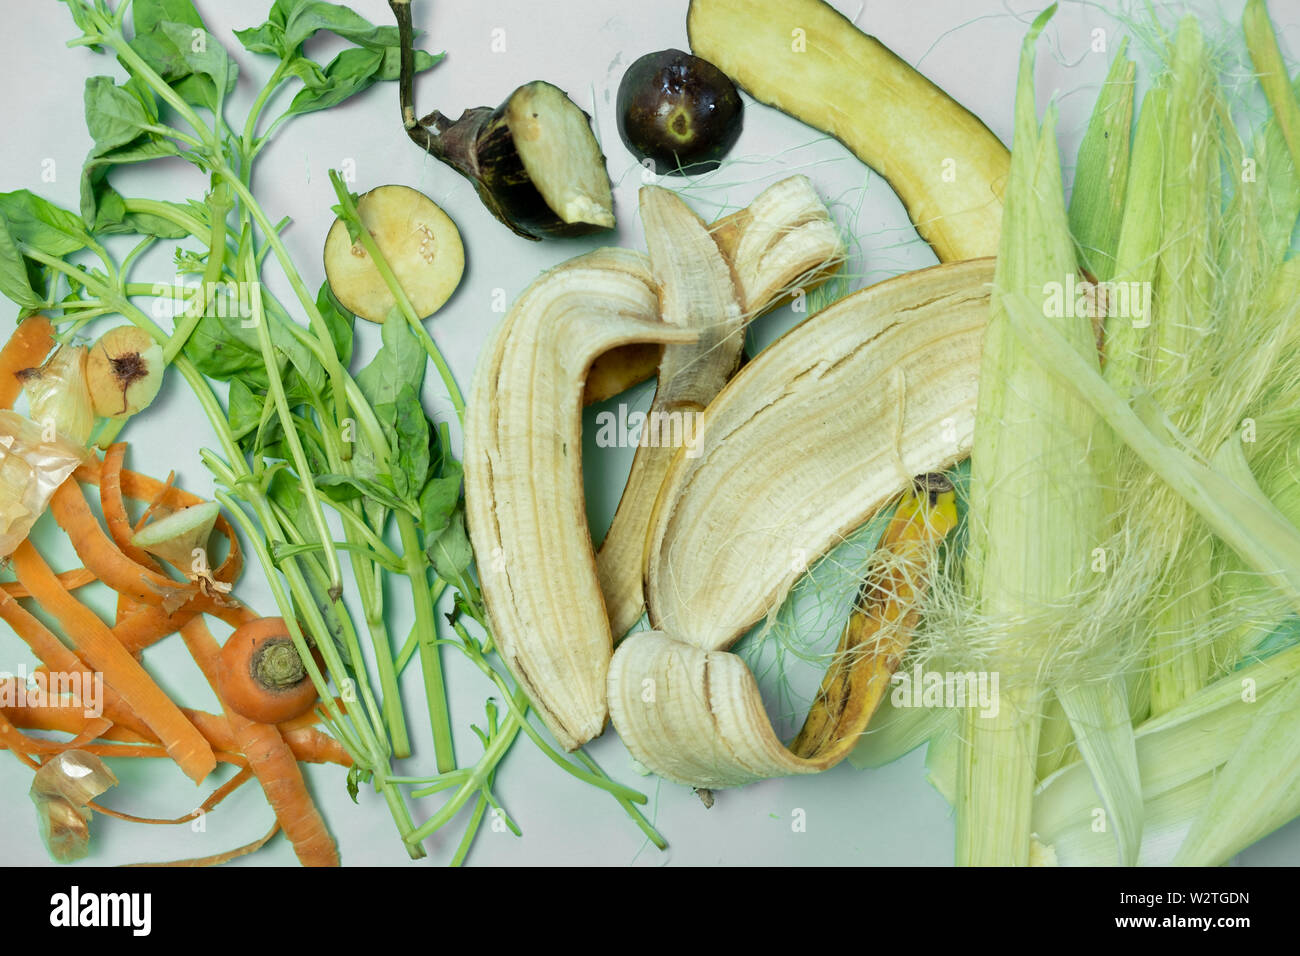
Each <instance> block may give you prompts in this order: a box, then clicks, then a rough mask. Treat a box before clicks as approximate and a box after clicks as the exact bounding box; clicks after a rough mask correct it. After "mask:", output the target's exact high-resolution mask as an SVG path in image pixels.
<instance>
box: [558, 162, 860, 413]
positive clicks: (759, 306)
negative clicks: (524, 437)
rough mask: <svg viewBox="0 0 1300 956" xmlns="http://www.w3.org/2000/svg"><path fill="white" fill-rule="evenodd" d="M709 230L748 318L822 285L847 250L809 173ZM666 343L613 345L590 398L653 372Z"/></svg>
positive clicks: (594, 376) (599, 363) (588, 389)
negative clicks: (730, 272)
mask: <svg viewBox="0 0 1300 956" xmlns="http://www.w3.org/2000/svg"><path fill="white" fill-rule="evenodd" d="M709 231H710V232H711V233H712V234H713V240H714V242H716V243H717V244H718V248H719V249H721V250H722V254H723V256H725V257H726V259H727V262H728V263H729V264H730V265H731V269H732V272H733V274H734V277H735V282H736V289H737V292H739V293H740V298H741V305H742V306H743V308H744V310H745V321H746V322H748V321H749V320H750V319H752V318H754V317H755V316H758V315H762V314H763V313H764V312H767V311H769V310H771V309H774V308H776V307H777V306H779V305H781V304H782V303H784V302H786V301H787V300H789V299H791V298H793V297H794V296H796V295H798V294H799V293H801V292H802V293H807V292H810V291H812V290H813V289H815V288H817V287H818V286H819V285H821V284H822V283H824V282H826V281H827V280H828V279H830V278H831V276H833V275H834V274H835V273H836V272H838V271H839V269H840V267H841V266H842V265H843V264H844V261H845V259H846V257H847V251H846V250H845V248H844V242H843V240H842V239H841V237H840V233H839V229H838V228H837V227H836V225H835V222H834V220H832V219H831V214H830V210H828V209H827V208H826V204H825V203H823V202H822V200H821V197H820V196H818V195H817V190H816V189H815V188H814V187H813V184H812V182H811V181H810V180H809V179H808V177H807V176H803V175H795V176H788V177H786V178H785V179H782V180H780V181H779V182H776V183H773V184H772V185H771V186H769V187H767V188H766V189H764V190H763V191H762V192H761V193H759V194H758V195H757V196H755V197H754V201H753V202H751V203H750V204H749V205H748V206H745V207H744V208H743V209H738V210H736V211H735V212H733V213H729V214H728V215H726V216H723V217H722V218H720V219H718V220H716V221H715V222H714V223H713V224H712V225H711V226H709ZM662 351H663V350H662V348H660V347H659V346H657V345H652V344H635V345H625V346H622V347H621V348H617V349H614V350H612V351H609V352H606V353H605V354H604V355H602V356H600V357H599V358H598V359H596V361H595V362H593V363H592V366H591V372H590V373H589V374H588V375H587V383H586V386H585V389H584V394H583V401H584V402H585V403H586V404H588V405H590V404H592V403H593V402H602V401H604V400H605V399H607V398H612V397H613V396H615V395H617V394H619V393H620V392H622V391H625V390H626V389H629V388H631V387H632V386H633V385H636V384H637V383H638V382H643V381H645V380H646V379H647V378H650V377H651V376H652V375H654V374H655V372H656V371H657V370H658V368H659V361H660V358H661V357H662Z"/></svg>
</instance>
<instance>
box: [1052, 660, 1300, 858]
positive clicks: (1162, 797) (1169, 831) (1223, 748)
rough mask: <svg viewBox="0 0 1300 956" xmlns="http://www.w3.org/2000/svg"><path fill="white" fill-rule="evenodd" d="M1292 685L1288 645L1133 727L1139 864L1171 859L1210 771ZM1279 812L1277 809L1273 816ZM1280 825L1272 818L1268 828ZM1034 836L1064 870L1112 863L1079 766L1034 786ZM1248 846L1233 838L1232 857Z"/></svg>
mask: <svg viewBox="0 0 1300 956" xmlns="http://www.w3.org/2000/svg"><path fill="white" fill-rule="evenodd" d="M1298 681H1300V647H1293V648H1291V649H1289V650H1285V651H1282V652H1280V653H1278V654H1275V655H1274V656H1272V657H1270V658H1267V659H1265V660H1263V661H1259V662H1257V663H1255V664H1252V665H1250V666H1249V667H1245V668H1242V669H1241V670H1240V671H1237V672H1236V673H1234V674H1230V675H1227V676H1225V677H1223V678H1220V679H1219V680H1218V681H1216V682H1215V683H1213V684H1211V685H1210V686H1209V687H1206V688H1205V689H1203V690H1202V691H1200V692H1199V693H1197V694H1195V695H1193V696H1192V697H1189V698H1188V699H1187V700H1185V701H1183V702H1182V703H1181V704H1180V705H1178V706H1177V707H1176V708H1174V709H1173V710H1171V711H1169V712H1167V713H1165V714H1162V715H1161V716H1159V717H1155V718H1152V719H1150V720H1148V721H1146V722H1144V723H1143V724H1142V725H1141V726H1140V727H1138V729H1137V731H1136V733H1135V734H1134V742H1135V750H1136V754H1137V761H1138V767H1139V772H1140V777H1141V782H1142V799H1143V801H1144V804H1145V811H1146V812H1145V817H1144V827H1143V833H1142V843H1141V849H1140V851H1139V856H1138V862H1139V863H1140V864H1141V865H1143V866H1151V865H1168V864H1169V863H1170V862H1171V861H1172V860H1173V858H1174V855H1175V854H1176V853H1177V852H1178V849H1179V846H1180V845H1181V844H1182V843H1183V840H1184V838H1185V837H1186V836H1187V834H1188V832H1189V830H1190V828H1191V826H1192V821H1193V820H1194V819H1195V817H1196V816H1197V814H1198V813H1200V812H1201V811H1202V808H1203V807H1205V806H1206V800H1207V799H1208V797H1209V795H1210V791H1211V786H1212V784H1213V780H1214V773H1215V771H1216V770H1217V769H1218V768H1220V767H1222V766H1224V765H1225V764H1226V763H1228V762H1229V761H1230V760H1231V759H1232V758H1233V756H1234V754H1235V753H1236V752H1238V750H1239V748H1240V746H1241V745H1242V743H1243V741H1244V740H1245V739H1246V738H1247V735H1248V734H1249V733H1250V732H1251V729H1252V727H1254V726H1255V724H1256V721H1257V719H1259V718H1260V717H1261V716H1262V715H1264V714H1265V713H1266V711H1265V710H1264V702H1266V701H1271V700H1272V699H1273V698H1274V697H1275V696H1276V695H1277V694H1278V693H1279V688H1283V689H1284V688H1287V687H1289V686H1292V685H1295V684H1296V683H1297V682H1298ZM1292 719H1294V711H1293V713H1292ZM1252 811H1253V806H1252V805H1250V804H1244V805H1241V806H1239V807H1238V813H1239V814H1240V815H1242V816H1249V815H1250V814H1251V812H1252ZM1285 811H1286V808H1285V807H1283V808H1282V809H1281V810H1279V811H1278V813H1277V814H1275V818H1276V817H1277V816H1281V815H1284V814H1285ZM1293 815H1294V814H1293ZM1284 822H1285V820H1281V819H1279V820H1278V822H1277V823H1276V824H1275V825H1274V826H1273V827H1270V829H1275V828H1276V826H1277V825H1280V824H1281V823H1284ZM1034 830H1035V832H1036V833H1037V834H1038V837H1039V839H1040V840H1042V841H1043V842H1045V843H1047V844H1048V845H1050V846H1052V847H1053V848H1054V849H1055V850H1056V852H1057V854H1058V857H1059V858H1060V862H1061V863H1063V864H1065V865H1100V866H1110V865H1114V864H1115V862H1116V856H1115V841H1114V838H1113V837H1112V835H1111V825H1110V821H1109V819H1108V817H1107V815H1106V813H1105V810H1104V807H1103V806H1102V804H1101V801H1100V800H1099V799H1098V797H1097V793H1096V789H1095V788H1094V786H1093V784H1092V780H1091V777H1090V774H1089V773H1088V770H1087V768H1086V766H1085V765H1084V764H1083V763H1081V762H1077V763H1074V764H1072V765H1070V766H1068V767H1065V768H1063V769H1062V770H1060V771H1058V772H1057V773H1056V774H1054V775H1053V776H1051V777H1050V778H1048V779H1046V780H1044V781H1043V782H1042V784H1041V785H1040V786H1039V788H1038V791H1037V793H1036V795H1035V801H1034ZM1265 832H1267V831H1265ZM1261 835H1262V834H1261ZM1243 840H1244V842H1243ZM1250 842H1253V841H1252V840H1248V839H1244V837H1241V836H1238V838H1237V840H1236V843H1235V844H1234V846H1233V848H1232V850H1231V852H1233V853H1235V852H1237V851H1238V850H1240V849H1242V848H1244V847H1245V846H1247V845H1249V843H1250ZM1228 855H1231V853H1229V854H1228ZM1218 862H1222V860H1220V861H1218Z"/></svg>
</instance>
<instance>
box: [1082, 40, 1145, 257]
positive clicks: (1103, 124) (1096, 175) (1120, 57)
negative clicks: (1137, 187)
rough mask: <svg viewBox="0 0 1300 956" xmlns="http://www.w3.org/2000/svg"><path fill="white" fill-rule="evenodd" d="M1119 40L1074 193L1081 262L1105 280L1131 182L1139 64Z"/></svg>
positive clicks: (1085, 144) (1085, 140) (1086, 136)
mask: <svg viewBox="0 0 1300 956" xmlns="http://www.w3.org/2000/svg"><path fill="white" fill-rule="evenodd" d="M1127 49H1128V37H1125V38H1124V40H1123V41H1122V42H1121V43H1120V47H1119V50H1118V51H1117V52H1116V53H1115V59H1114V60H1113V61H1112V62H1111V65H1110V72H1109V73H1107V75H1106V82H1105V83H1104V84H1102V88H1101V94H1100V95H1099V96H1098V97H1097V105H1096V106H1095V107H1093V111H1092V119H1091V120H1090V121H1089V123H1088V130H1087V132H1086V133H1084V136H1083V142H1082V143H1081V144H1080V146H1079V159H1078V163H1077V165H1076V167H1075V175H1074V188H1073V190H1072V192H1071V194H1070V231H1071V232H1072V233H1073V234H1074V239H1075V242H1077V243H1078V246H1079V258H1080V261H1081V264H1082V265H1083V267H1084V268H1085V269H1087V270H1088V272H1089V273H1091V274H1092V276H1093V277H1094V278H1096V279H1098V280H1100V281H1103V282H1104V281H1107V280H1108V279H1110V278H1111V275H1112V273H1113V272H1114V268H1115V248H1116V246H1117V245H1118V243H1119V232H1120V224H1121V223H1122V221H1123V215H1124V196H1125V192H1126V191H1127V187H1128V172H1129V152H1130V145H1131V138H1130V133H1131V130H1132V127H1133V90H1134V80H1135V77H1136V74H1137V66H1136V65H1135V64H1134V63H1133V61H1132V60H1130V59H1129V58H1128V56H1127V54H1126V51H1127Z"/></svg>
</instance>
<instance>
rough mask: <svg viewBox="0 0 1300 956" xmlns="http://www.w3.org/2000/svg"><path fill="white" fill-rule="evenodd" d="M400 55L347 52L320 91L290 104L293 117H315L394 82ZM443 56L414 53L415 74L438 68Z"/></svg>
mask: <svg viewBox="0 0 1300 956" xmlns="http://www.w3.org/2000/svg"><path fill="white" fill-rule="evenodd" d="M400 56H401V51H400V49H399V48H398V47H386V48H384V49H382V50H376V49H366V48H360V47H358V48H354V49H351V50H344V51H343V52H342V53H340V54H339V55H338V56H336V57H335V58H334V59H333V60H332V61H330V64H329V66H327V67H326V68H325V78H326V83H325V84H324V85H322V86H320V87H317V88H312V87H311V86H308V87H306V88H304V89H302V90H299V91H298V95H297V96H295V97H294V98H293V102H292V103H290V104H289V109H288V112H289V113H291V114H298V115H301V114H304V113H314V112H315V111H317V110H323V109H329V108H330V107H331V106H337V105H338V104H339V103H342V102H343V101H344V100H346V99H348V98H350V97H352V96H355V95H356V94H357V93H360V92H361V91H363V90H366V89H369V88H370V87H371V86H373V85H374V84H375V83H376V82H379V81H381V80H395V79H397V78H398V75H399V74H400V70H401V67H400V59H399V58H400ZM442 57H443V54H438V55H437V56H433V55H431V54H429V53H425V52H424V51H423V50H417V51H416V53H415V72H417V73H421V72H423V71H425V70H427V69H429V68H430V67H432V66H434V65H436V64H437V63H438V62H439V61H440V60H441V59H442Z"/></svg>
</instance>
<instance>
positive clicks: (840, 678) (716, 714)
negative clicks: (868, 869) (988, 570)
mask: <svg viewBox="0 0 1300 956" xmlns="http://www.w3.org/2000/svg"><path fill="white" fill-rule="evenodd" d="M956 524H957V505H956V500H955V494H954V492H953V488H952V485H951V484H950V483H948V481H947V479H945V478H944V477H943V476H942V475H926V476H922V478H921V479H918V481H917V482H916V484H915V486H914V488H913V489H912V490H911V491H909V492H908V493H907V494H906V495H905V496H904V498H903V500H902V501H901V502H900V503H899V506H898V508H897V510H896V511H895V513H894V516H893V518H892V519H891V521H890V524H889V527H888V528H887V529H886V531H885V534H884V535H883V537H882V539H881V543H880V546H879V548H878V549H877V551H876V553H875V555H873V559H872V562H871V566H870V568H869V570H868V573H867V576H866V579H865V581H864V583H863V587H862V592H861V594H860V595H859V598H858V603H857V606H856V607H855V609H854V611H853V613H852V614H851V615H850V618H849V621H848V623H847V624H846V625H845V628H844V633H843V636H842V637H841V639H840V645H839V648H838V649H837V651H836V654H835V657H834V658H833V660H832V663H831V666H830V668H829V669H828V670H827V673H826V676H825V678H824V679H823V681H822V686H821V689H820V691H819V693H818V695H817V698H816V700H814V702H813V705H812V707H811V709H810V710H809V713H808V717H807V719H806V720H805V721H804V726H803V729H802V730H801V731H800V732H799V735H798V736H797V737H796V738H795V741H794V743H793V744H791V745H790V748H789V749H788V750H787V749H786V748H785V747H784V746H783V745H782V744H781V742H780V741H779V740H778V739H777V736H776V733H775V731H774V730H773V729H772V725H771V722H770V721H769V720H768V718H767V716H766V714H765V713H764V709H763V701H762V698H761V696H760V694H759V690H758V685H757V684H756V683H755V681H754V677H753V675H752V674H751V673H750V671H749V668H748V667H747V666H746V665H745V662H744V661H743V660H741V659H740V658H739V657H737V656H736V655H735V654H731V653H728V652H727V651H707V650H703V649H701V648H697V647H691V646H690V645H688V644H683V643H681V642H680V641H675V640H673V639H672V638H671V637H669V636H668V635H666V634H663V633H662V632H658V631H642V632H638V633H635V634H632V635H630V636H629V637H628V638H627V639H626V640H625V641H624V642H623V643H622V644H621V645H620V647H619V649H618V650H617V651H616V652H615V654H614V660H613V662H612V663H611V665H610V671H609V705H610V713H611V715H612V716H613V719H614V724H615V726H616V727H618V729H619V733H620V735H621V736H622V737H623V740H624V743H626V744H627V746H628V749H629V750H630V751H631V752H632V754H633V756H635V757H636V758H637V760H638V761H640V762H641V763H642V764H644V765H645V766H647V767H650V768H651V769H653V770H654V771H655V772H656V773H658V774H659V775H660V776H662V777H665V778H666V779H669V780H672V781H674V782H677V783H683V784H687V785H689V786H693V787H696V788H700V789H709V790H714V789H721V788H725V787H736V786H740V785H742V784H746V783H751V782H753V781H756V780H762V779H765V778H768V777H777V776H788V775H793V774H805V773H817V772H819V771H822V770H826V769H828V768H830V767H832V766H834V765H835V764H837V763H839V762H840V761H841V760H843V759H844V758H845V757H846V756H848V754H849V753H850V752H851V751H852V750H853V748H854V746H855V745H856V744H857V742H858V737H859V736H860V735H861V734H862V732H863V731H864V730H865V729H866V727H867V723H868V722H869V721H870V719H871V716H872V714H874V713H875V711H876V708H877V707H878V706H879V705H880V702H881V700H883V699H884V695H885V693H886V691H887V690H888V688H889V684H890V678H891V677H892V675H893V673H894V671H896V670H897V669H898V665H899V662H900V661H901V659H902V656H903V653H904V652H905V651H906V649H907V646H908V644H909V642H910V641H911V637H912V633H913V632H914V630H915V627H916V623H917V618H918V616H919V597H920V595H921V594H922V592H923V591H924V589H925V585H926V575H927V573H928V570H929V568H930V567H931V566H932V564H933V556H934V552H935V549H936V548H937V545H938V544H939V542H941V541H942V540H943V539H944V537H945V536H946V535H947V534H948V533H949V532H950V531H951V530H952V529H953V528H954V527H956Z"/></svg>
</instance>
